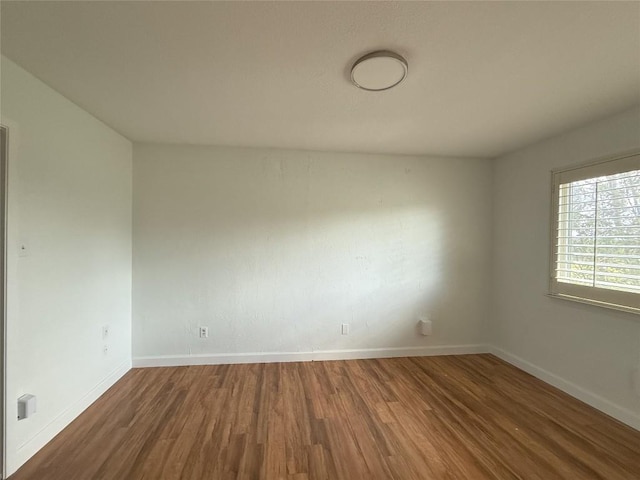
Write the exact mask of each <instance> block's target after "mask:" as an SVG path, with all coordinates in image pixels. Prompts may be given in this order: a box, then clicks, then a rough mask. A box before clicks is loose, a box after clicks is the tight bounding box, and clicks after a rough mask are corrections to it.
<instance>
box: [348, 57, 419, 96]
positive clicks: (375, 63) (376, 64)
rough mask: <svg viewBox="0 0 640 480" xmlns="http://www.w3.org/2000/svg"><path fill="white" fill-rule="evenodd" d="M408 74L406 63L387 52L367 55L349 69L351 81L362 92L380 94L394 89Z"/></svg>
mask: <svg viewBox="0 0 640 480" xmlns="http://www.w3.org/2000/svg"><path fill="white" fill-rule="evenodd" d="M408 73H409V65H408V64H407V61H406V60H405V59H404V58H403V57H402V56H400V55H398V54H397V53H394V52H390V51H388V50H378V51H376V52H371V53H367V54H366V55H365V56H363V57H360V58H359V59H358V60H356V63H354V64H353V66H352V67H351V81H352V82H353V84H354V85H355V86H356V87H358V88H361V89H362V90H368V91H370V92H381V91H383V90H389V89H390V88H393V87H395V86H396V85H398V84H399V83H400V82H402V81H403V80H404V79H405V78H407V74H408Z"/></svg>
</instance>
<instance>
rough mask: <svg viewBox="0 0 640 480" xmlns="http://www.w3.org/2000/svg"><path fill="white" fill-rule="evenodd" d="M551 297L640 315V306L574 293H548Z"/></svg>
mask: <svg viewBox="0 0 640 480" xmlns="http://www.w3.org/2000/svg"><path fill="white" fill-rule="evenodd" d="M546 296H547V297H549V298H558V299H560V300H569V301H570V302H578V303H584V304H586V305H594V306H596V307H601V308H608V309H609V310H618V311H619V312H627V313H633V314H635V315H640V308H634V307H627V306H626V305H616V304H615V303H607V302H599V301H598V300H591V299H589V298H582V297H574V296H572V295H563V294H560V293H547V294H546Z"/></svg>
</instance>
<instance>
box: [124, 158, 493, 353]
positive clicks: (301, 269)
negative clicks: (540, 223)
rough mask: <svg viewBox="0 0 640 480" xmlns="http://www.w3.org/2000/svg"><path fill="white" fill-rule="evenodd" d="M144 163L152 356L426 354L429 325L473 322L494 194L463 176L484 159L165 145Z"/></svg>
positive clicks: (137, 252) (141, 182) (140, 201)
mask: <svg viewBox="0 0 640 480" xmlns="http://www.w3.org/2000/svg"><path fill="white" fill-rule="evenodd" d="M176 157H179V158H176ZM135 159H136V160H135V162H136V164H135V174H134V182H135V185H134V192H135V193H134V195H135V198H134V310H135V314H134V318H135V322H134V337H135V338H134V346H135V349H136V353H135V355H136V356H144V355H153V354H157V352H158V351H161V352H163V354H190V353H214V352H216V353H235V352H262V351H270V352H283V351H284V352H288V351H311V350H328V349H346V348H379V347H397V346H420V345H425V340H424V338H423V337H420V336H419V335H417V334H416V331H415V322H416V321H417V318H418V316H419V315H420V314H423V313H427V312H429V313H434V314H436V315H438V313H442V312H444V311H447V310H449V311H451V312H452V314H453V315H455V314H456V312H457V313H460V312H461V311H462V310H461V309H460V308H457V307H456V305H448V304H447V303H448V302H450V301H451V299H450V294H449V293H447V289H448V288H451V287H452V286H453V285H454V284H457V285H461V286H463V287H464V286H465V284H466V283H468V282H469V281H472V282H473V281H474V279H471V280H470V279H469V278H468V277H469V275H465V274H463V273H464V272H462V271H461V270H462V269H464V268H465V266H471V267H473V266H474V265H473V264H474V262H477V261H478V258H480V257H482V258H484V257H486V256H488V255H487V252H485V251H483V249H484V248H485V246H486V248H487V249H488V244H487V245H485V243H486V241H485V238H483V235H484V231H483V230H482V228H474V226H476V225H477V223H478V217H482V215H483V214H484V213H485V212H484V211H483V208H485V205H482V202H483V201H484V200H485V199H484V194H485V193H486V192H484V191H483V190H482V188H481V187H473V184H470V185H471V186H472V188H465V185H464V183H462V184H461V183H460V180H461V177H460V175H458V174H457V172H458V171H464V168H462V165H461V164H462V163H464V164H465V165H468V163H469V162H471V163H473V162H474V161H467V162H461V161H456V160H453V159H451V160H442V161H425V159H420V158H414V157H384V156H383V157H378V156H364V155H337V154H321V153H309V152H278V151H269V152H268V153H265V151H261V150H247V149H220V148H216V149H213V148H184V147H175V148H173V147H159V146H155V147H143V148H142V149H140V150H139V151H138V152H136V155H135ZM449 163H450V164H449ZM479 163H480V162H479ZM483 165H484V164H483ZM466 176H467V177H469V174H466ZM463 177H464V175H463ZM462 180H463V182H464V181H465V179H464V178H462ZM469 180H471V178H469ZM474 215H475V216H474ZM471 277H473V275H471ZM476 287H477V288H475V290H478V289H480V290H481V289H482V284H480V285H476ZM474 295H476V294H475V293H474V294H473V295H472V297H473V296H474ZM460 301H461V302H462V305H467V306H468V304H469V300H468V299H466V298H465V294H463V295H462V296H461V297H460V298H458V302H460ZM472 303H473V302H472ZM458 307H459V305H458ZM476 307H477V308H476V310H477V309H478V307H481V306H479V305H476ZM465 308H466V307H465ZM456 321H457V322H462V323H464V322H465V321H466V319H465V318H459V319H458V320H454V321H453V323H455V322H456ZM342 323H348V324H350V334H349V335H348V336H343V335H341V333H340V326H341V324H342ZM199 325H208V326H209V327H210V331H211V332H212V335H211V336H210V338H208V339H204V340H201V339H199V338H197V336H196V334H195V332H196V331H197V327H198V326H199ZM159 326H160V327H161V328H158V327H159ZM450 327H451V328H449V331H450V333H451V332H452V333H455V331H456V328H458V327H456V326H455V325H453V324H452V325H450ZM460 328H462V327H460ZM446 330H447V329H446V328H444V329H440V331H441V332H445V333H446Z"/></svg>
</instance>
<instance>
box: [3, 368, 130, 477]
mask: <svg viewBox="0 0 640 480" xmlns="http://www.w3.org/2000/svg"><path fill="white" fill-rule="evenodd" d="M130 369H131V362H130V361H129V360H126V361H125V362H123V363H121V364H120V365H119V366H118V367H117V368H116V369H114V370H113V371H112V372H111V373H110V374H109V375H107V376H106V377H105V378H104V379H103V380H101V381H100V382H99V383H98V384H97V385H96V386H95V387H93V388H92V389H91V390H89V391H88V392H87V393H86V394H85V395H84V396H82V397H81V398H79V399H78V400H77V401H75V402H74V403H73V404H72V405H71V406H69V407H68V408H67V409H66V410H64V411H63V412H62V413H60V414H59V415H58V416H57V417H55V418H54V419H53V420H51V422H49V423H48V424H47V425H46V426H45V427H44V428H43V429H42V430H40V431H39V432H38V433H36V434H35V435H34V436H33V437H32V438H31V439H30V440H28V441H27V442H25V443H24V444H22V445H20V446H19V447H18V449H17V450H16V452H15V456H14V458H13V459H10V458H7V475H9V476H10V475H11V474H13V473H15V471H16V470H18V469H19V468H20V467H21V466H22V465H23V464H24V463H25V462H26V461H27V460H29V459H30V458H31V457H32V456H33V455H35V454H36V453H37V452H38V451H39V450H40V449H41V448H42V447H44V446H45V445H46V444H47V443H49V442H50V441H51V440H52V439H53V437H55V436H56V435H57V434H58V433H60V432H61V431H62V430H63V429H64V428H65V427H66V426H67V425H69V424H70V423H71V422H72V421H73V420H75V419H76V418H77V417H78V415H80V414H81V413H82V412H84V411H85V410H86V409H87V408H88V407H89V406H90V405H91V404H92V403H93V402H95V401H96V400H97V399H98V398H99V397H100V396H101V395H102V394H103V393H104V392H106V391H107V390H108V389H109V388H110V387H111V386H112V385H113V384H114V383H116V382H117V381H118V380H120V378H122V376H123V375H124V374H125V373H127V372H128V371H129V370H130Z"/></svg>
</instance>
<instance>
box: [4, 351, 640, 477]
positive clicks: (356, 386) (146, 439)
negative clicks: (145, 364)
mask: <svg viewBox="0 0 640 480" xmlns="http://www.w3.org/2000/svg"><path fill="white" fill-rule="evenodd" d="M254 478H256V479H258V478H261V479H288V480H307V479H329V480H337V479H349V480H360V479H367V480H369V479H402V480H411V479H455V480H462V479H541V480H552V479H571V480H574V479H575V480H578V479H606V480H616V479H620V480H631V479H640V432H638V431H635V430H633V429H631V428H629V427H627V426H625V425H623V424H621V423H619V422H617V421H615V420H613V419H611V418H610V417H607V416H606V415H604V414H602V413H600V412H598V411H596V410H594V409H592V408H591V407H589V406H587V405H585V404H583V403H580V402H578V401H577V400H575V399H573V398H571V397H569V396H568V395H566V394H564V393H562V392H560V391H559V390H557V389H555V388H553V387H550V386H549V385H547V384H545V383H543V382H541V381H539V380H537V379H535V378H534V377H531V376H530V375H528V374H526V373H524V372H522V371H520V370H518V369H516V368H514V367H512V366H510V365H508V364H507V363H505V362H503V361H501V360H499V359H497V358H496V357H494V356H492V355H465V356H455V357H454V356H449V357H423V358H397V359H380V360H352V361H331V362H313V363H281V364H275V363H272V364H250V365H219V366H194V367H177V368H150V369H134V370H132V371H130V372H129V373H127V375H125V377H123V378H122V380H120V381H119V382H118V383H117V384H116V385H115V386H114V387H112V388H111V389H110V390H109V391H108V392H107V393H106V394H105V395H103V396H102V397H101V398H100V399H99V400H98V401H97V402H96V403H94V404H93V405H92V406H91V407H90V408H89V409H88V410H87V411H85V412H84V413H83V414H82V415H81V416H80V417H79V418H78V419H76V420H75V421H74V422H73V423H72V424H71V425H69V427H67V428H66V429H65V430H64V431H63V432H61V433H60V435H58V436H57V437H56V438H55V439H54V440H53V441H52V442H51V443H49V444H48V445H47V446H46V447H45V448H44V449H42V450H41V451H40V452H39V453H38V454H37V455H36V456H35V457H33V458H32V459H31V460H30V461H29V462H28V463H27V464H25V465H24V466H23V467H22V468H21V469H20V470H19V471H18V472H17V473H16V474H15V475H13V476H12V477H11V480H25V479H38V480H76V479H77V480H91V479H114V480H127V479H150V480H160V479H161V480H168V479H211V480H213V479H254Z"/></svg>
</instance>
